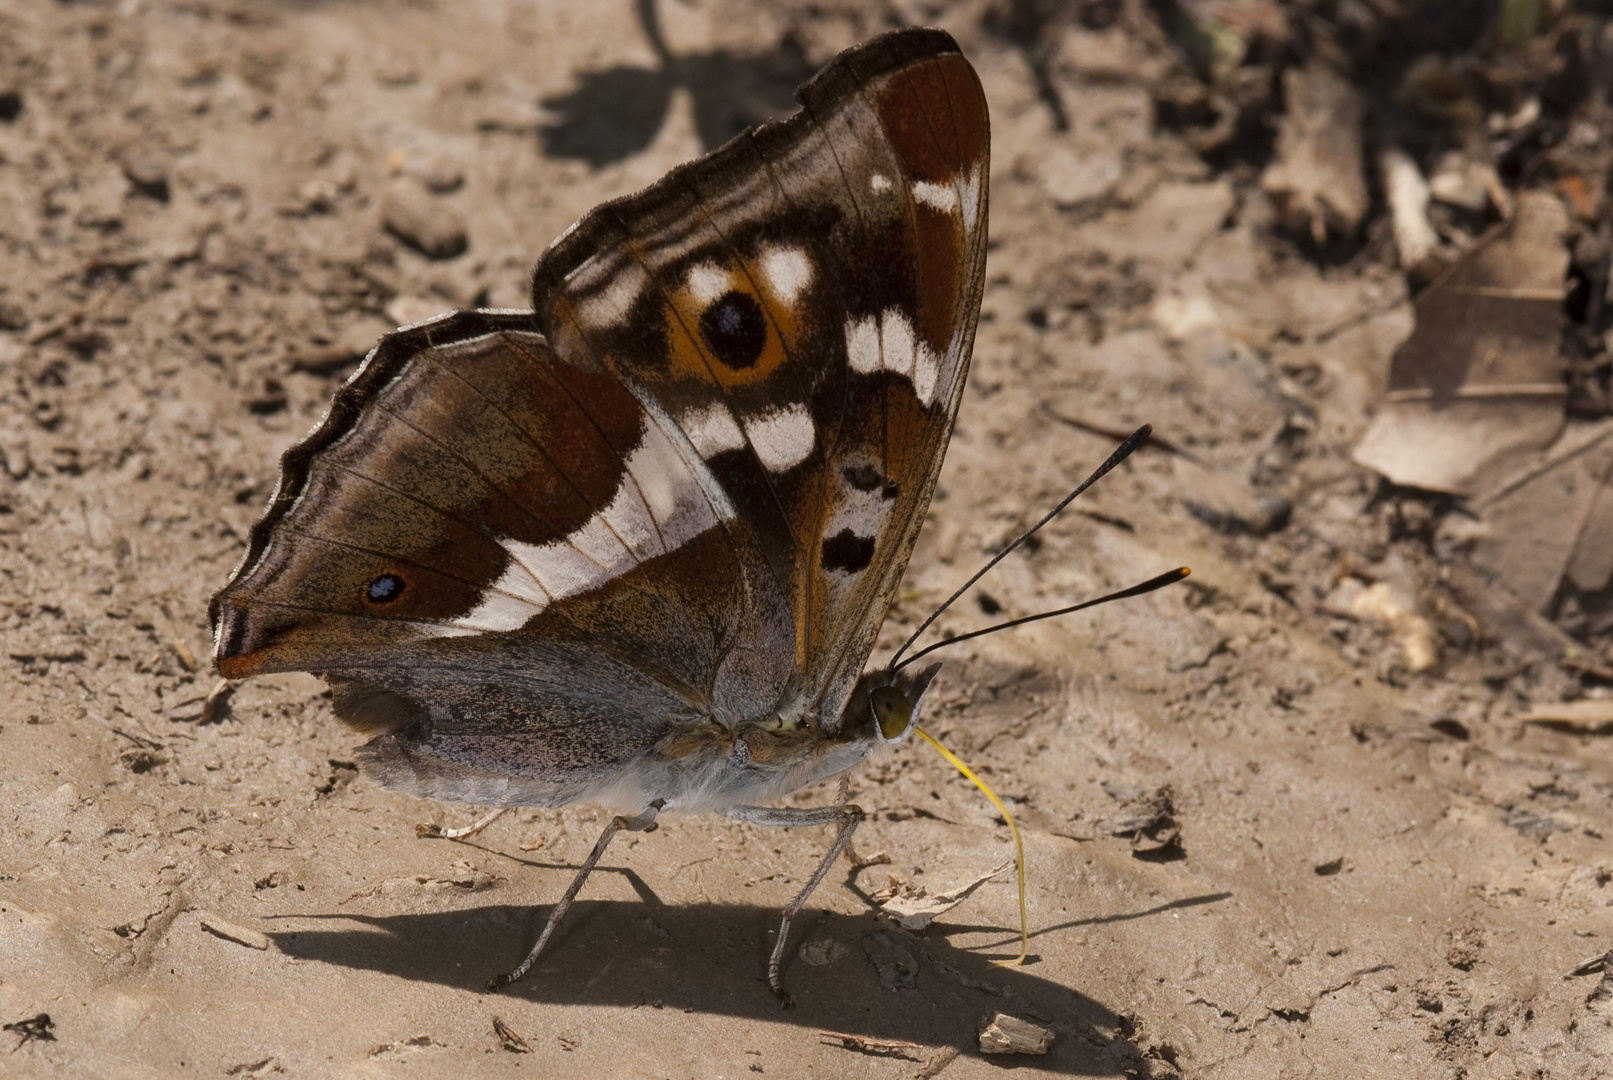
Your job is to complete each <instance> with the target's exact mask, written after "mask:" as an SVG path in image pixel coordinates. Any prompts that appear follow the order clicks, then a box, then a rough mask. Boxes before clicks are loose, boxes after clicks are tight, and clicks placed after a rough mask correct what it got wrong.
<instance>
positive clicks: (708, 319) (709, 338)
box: [700, 291, 767, 368]
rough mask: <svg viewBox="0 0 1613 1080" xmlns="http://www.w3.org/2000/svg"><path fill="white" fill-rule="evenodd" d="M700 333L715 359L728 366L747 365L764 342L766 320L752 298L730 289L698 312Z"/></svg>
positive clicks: (753, 360) (754, 358)
mask: <svg viewBox="0 0 1613 1080" xmlns="http://www.w3.org/2000/svg"><path fill="white" fill-rule="evenodd" d="M700 336H701V337H703V338H705V339H706V346H707V347H708V348H710V349H711V352H712V355H714V356H715V357H716V358H717V359H718V360H721V361H722V362H723V363H724V364H726V365H728V366H729V367H731V368H748V367H750V366H751V365H752V364H754V363H756V360H757V358H758V357H759V356H761V355H762V349H763V348H764V347H765V346H766V345H767V320H766V319H765V318H763V316H762V306H761V305H760V304H758V303H757V302H756V300H755V299H754V298H753V297H751V296H748V295H746V294H745V293H742V292H732V291H730V292H726V293H723V294H722V295H721V296H719V297H717V299H716V300H713V301H712V303H711V306H710V307H708V308H706V310H705V311H704V312H702V313H701V315H700Z"/></svg>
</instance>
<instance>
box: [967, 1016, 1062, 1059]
mask: <svg viewBox="0 0 1613 1080" xmlns="http://www.w3.org/2000/svg"><path fill="white" fill-rule="evenodd" d="M1052 1045H1053V1032H1052V1031H1051V1030H1049V1029H1048V1028H1045V1027H1041V1026H1040V1025H1037V1024H1033V1023H1031V1022H1030V1021H1029V1020H1021V1019H1020V1018H1019V1017H1017V1016H1009V1015H1008V1014H1007V1013H994V1014H993V1015H992V1018H991V1019H990V1020H989V1021H987V1023H986V1026H985V1027H983V1028H981V1029H980V1052H981V1053H982V1054H1045V1053H1047V1050H1048V1047H1050V1046H1052Z"/></svg>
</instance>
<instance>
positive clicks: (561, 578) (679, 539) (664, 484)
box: [432, 422, 811, 636]
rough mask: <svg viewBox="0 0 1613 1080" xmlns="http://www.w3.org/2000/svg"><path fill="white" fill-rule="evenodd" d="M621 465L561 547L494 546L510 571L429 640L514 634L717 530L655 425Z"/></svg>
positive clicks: (688, 473) (692, 479)
mask: <svg viewBox="0 0 1613 1080" xmlns="http://www.w3.org/2000/svg"><path fill="white" fill-rule="evenodd" d="M808 449H809V450H810V449H811V448H810V446H809V447H808ZM626 465H627V469H626V473H625V475H624V476H623V477H622V480H621V483H620V484H619V485H618V486H617V488H616V494H615V495H614V496H613V497H612V499H611V502H610V505H609V506H607V507H606V508H605V509H604V510H602V511H600V512H599V513H598V514H596V515H594V516H593V517H591V518H589V519H588V520H587V521H586V522H584V523H583V524H582V525H581V526H579V527H578V528H577V529H576V530H574V531H573V532H572V533H571V534H570V535H568V536H567V537H566V538H565V539H564V540H558V541H555V542H554V543H550V544H529V543H526V542H524V541H520V540H514V539H502V540H500V541H499V544H500V545H501V546H502V547H503V548H504V550H505V551H507V552H509V555H510V558H511V560H512V561H511V563H510V565H509V566H508V567H506V568H505V571H504V573H503V574H501V575H500V576H499V579H498V580H497V581H495V582H494V583H493V584H492V585H491V586H489V587H488V588H487V589H485V590H483V592H482V596H481V602H480V603H478V604H477V605H476V607H475V608H474V609H473V610H472V611H470V612H469V613H467V614H465V615H462V616H460V617H459V618H457V619H454V620H453V621H452V622H451V623H449V624H447V625H446V626H442V627H438V628H436V629H435V630H433V631H432V633H434V634H436V635H437V636H443V635H449V636H452V635H454V634H456V633H460V632H467V631H468V632H487V631H507V630H515V629H518V628H519V627H521V626H523V625H525V623H526V621H527V620H528V619H530V618H531V617H532V616H534V615H536V614H538V612H540V611H542V610H543V609H544V608H545V607H547V606H548V605H549V602H550V601H551V600H559V599H562V598H564V597H567V596H576V595H578V594H580V593H584V592H587V591H589V590H590V589H595V588H598V587H599V586H600V585H603V584H604V583H605V582H606V581H609V580H610V579H611V578H613V577H616V576H617V575H619V574H622V573H625V572H626V571H628V570H630V569H632V568H633V567H634V566H636V565H638V564H639V563H641V562H643V561H645V560H646V559H650V558H653V557H654V556H656V555H660V554H662V553H664V552H667V551H671V550H673V549H674V548H677V547H679V546H681V545H683V544H686V543H688V542H689V541H690V540H692V539H694V538H695V537H696V536H698V535H700V534H701V533H702V532H704V531H706V530H707V529H709V528H711V527H712V526H714V525H716V524H717V516H716V514H714V513H713V512H712V507H711V503H710V502H709V501H708V500H707V498H706V495H705V492H704V490H703V489H702V487H701V484H700V482H699V479H698V478H697V477H696V475H695V473H694V472H693V470H691V468H690V466H689V463H688V462H687V461H685V460H684V458H683V455H682V454H680V453H679V452H678V450H677V447H676V446H675V445H674V444H673V442H672V440H671V439H669V438H668V437H667V435H666V432H665V431H663V430H662V428H661V426H660V425H659V424H656V423H653V422H649V423H646V424H645V426H644V433H643V436H642V438H641V439H640V441H639V444H638V446H637V447H635V448H634V450H633V452H632V453H631V454H629V455H628V458H627V462H626Z"/></svg>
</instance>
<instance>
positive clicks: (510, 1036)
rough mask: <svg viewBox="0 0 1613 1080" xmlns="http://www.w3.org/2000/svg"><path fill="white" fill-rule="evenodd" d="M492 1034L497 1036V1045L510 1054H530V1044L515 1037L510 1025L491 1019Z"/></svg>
mask: <svg viewBox="0 0 1613 1080" xmlns="http://www.w3.org/2000/svg"><path fill="white" fill-rule="evenodd" d="M493 1034H495V1035H497V1036H498V1043H499V1045H500V1046H502V1047H504V1049H506V1050H508V1051H509V1052H510V1053H512V1054H530V1053H532V1044H531V1043H529V1042H527V1041H526V1040H525V1039H523V1038H521V1036H519V1035H517V1034H516V1033H515V1032H514V1031H513V1030H512V1029H511V1028H510V1025H508V1024H506V1023H505V1022H504V1021H503V1020H501V1019H499V1018H498V1017H496V1016H495V1017H493Z"/></svg>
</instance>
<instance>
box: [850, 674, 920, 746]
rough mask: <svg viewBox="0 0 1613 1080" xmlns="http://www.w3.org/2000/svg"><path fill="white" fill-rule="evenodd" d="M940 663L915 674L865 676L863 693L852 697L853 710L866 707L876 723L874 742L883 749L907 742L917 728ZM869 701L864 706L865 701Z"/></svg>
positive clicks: (861, 687) (861, 688)
mask: <svg viewBox="0 0 1613 1080" xmlns="http://www.w3.org/2000/svg"><path fill="white" fill-rule="evenodd" d="M940 670H941V665H940V664H931V665H930V666H929V667H927V668H925V669H923V670H922V671H919V672H916V673H911V674H910V673H908V672H905V671H897V672H891V671H887V670H884V669H881V670H879V671H873V672H870V673H868V674H867V675H864V676H863V682H862V685H861V686H860V687H859V689H860V690H861V691H862V692H861V693H855V694H853V695H852V699H851V707H852V708H853V709H862V708H866V709H867V712H868V715H869V716H870V717H871V718H872V720H873V727H874V735H875V741H876V742H878V743H879V744H880V745H882V746H894V745H896V744H897V743H901V742H905V741H906V740H907V739H908V737H909V736H911V735H912V734H913V729H914V728H915V727H916V726H918V722H919V715H920V714H921V713H922V711H923V708H924V697H925V695H926V694H927V693H928V692H929V689H930V684H931V682H933V681H934V679H935V676H936V673H937V672H938V671H940ZM864 701H866V702H867V704H866V706H864V705H863V704H862V702H864Z"/></svg>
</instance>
